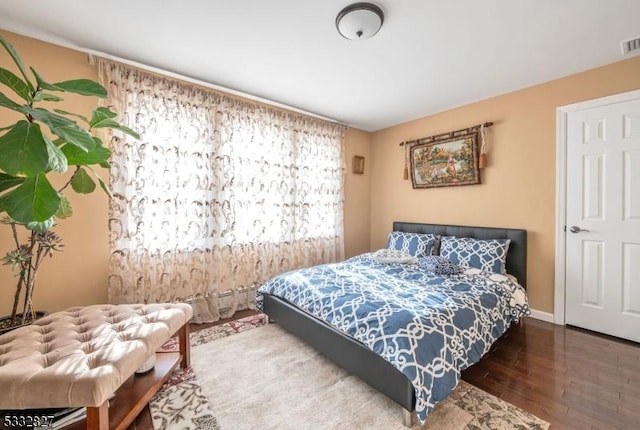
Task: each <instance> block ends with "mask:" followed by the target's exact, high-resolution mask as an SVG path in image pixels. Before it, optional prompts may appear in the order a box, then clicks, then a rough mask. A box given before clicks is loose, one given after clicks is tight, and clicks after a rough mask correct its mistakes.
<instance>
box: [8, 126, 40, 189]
mask: <svg viewBox="0 0 640 430" xmlns="http://www.w3.org/2000/svg"><path fill="white" fill-rule="evenodd" d="M48 165H49V153H48V152H47V146H46V144H45V141H44V138H43V137H42V132H41V131H40V126H39V125H38V124H32V123H30V122H27V121H18V123H16V125H15V126H14V127H13V128H12V129H11V130H9V131H8V132H7V133H6V134H4V135H2V136H0V169H2V170H4V171H5V172H7V173H8V174H10V175H13V176H17V175H19V174H22V175H26V176H35V175H37V174H38V173H40V172H44V171H45V170H46V169H47V166H48Z"/></svg>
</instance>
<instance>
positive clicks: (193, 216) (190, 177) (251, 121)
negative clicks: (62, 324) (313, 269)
mask: <svg viewBox="0 0 640 430" xmlns="http://www.w3.org/2000/svg"><path fill="white" fill-rule="evenodd" d="M102 67H103V69H104V73H105V75H106V83H107V86H108V90H109V95H110V96H109V99H108V104H109V105H111V106H112V107H113V108H114V110H116V111H117V112H119V113H120V114H121V120H122V122H123V123H124V124H125V125H127V126H128V127H130V128H132V129H134V130H136V131H138V132H139V133H140V134H141V139H140V140H139V141H137V140H135V139H132V138H130V137H128V136H120V135H114V137H113V138H112V145H111V149H112V151H113V156H112V159H111V171H110V187H111V190H112V193H113V196H114V198H113V199H112V200H111V207H110V220H109V227H110V247H111V254H110V255H111V263H110V277H109V301H110V302H112V303H133V302H145V303H147V302H157V301H183V300H192V301H193V300H195V302H196V303H199V304H200V305H202V303H203V302H204V300H205V298H206V303H207V306H208V310H209V311H210V313H211V315H210V317H209V318H208V319H214V320H215V319H218V318H219V317H220V314H222V316H227V315H230V314H232V313H233V312H235V310H236V309H237V308H246V307H251V306H252V303H253V301H254V291H255V288H257V286H259V285H260V284H261V283H263V282H264V281H266V280H267V279H269V278H270V277H272V276H274V275H276V274H278V273H281V272H284V271H288V270H291V269H295V268H299V267H305V266H310V265H315V264H321V263H326V262H332V261H336V260H340V259H342V258H343V257H344V252H343V248H344V243H343V225H342V222H343V165H344V160H343V158H344V156H343V136H344V132H345V129H344V127H342V126H340V125H337V124H333V123H329V122H325V121H320V120H317V119H314V118H310V117H307V116H304V115H299V114H292V113H289V112H284V111H281V110H278V109H275V108H270V107H266V106H264V105H260V104H258V103H255V102H250V101H246V100H240V99H236V98H232V97H228V96H226V95H223V94H220V93H217V92H215V91H212V90H207V89H202V88H199V87H195V86H193V85H189V84H186V83H183V82H179V81H176V80H173V79H169V78H165V77H160V76H156V75H152V74H148V73H146V72H142V71H140V70H137V69H132V68H130V67H128V66H124V65H121V64H117V63H108V62H105V63H103V64H102ZM221 298H222V299H221ZM196 311H197V309H196ZM197 313H198V312H197ZM205 319H207V318H205Z"/></svg>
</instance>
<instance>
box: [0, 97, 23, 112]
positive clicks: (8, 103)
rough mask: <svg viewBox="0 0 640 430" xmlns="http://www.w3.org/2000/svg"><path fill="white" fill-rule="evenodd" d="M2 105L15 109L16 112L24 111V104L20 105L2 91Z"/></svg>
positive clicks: (0, 98) (0, 104)
mask: <svg viewBox="0 0 640 430" xmlns="http://www.w3.org/2000/svg"><path fill="white" fill-rule="evenodd" d="M0 106H2V107H6V108H9V109H11V110H15V111H16V112H20V113H24V110H23V108H24V106H20V105H19V104H18V103H16V102H14V101H13V100H11V99H10V98H9V97H7V96H5V95H4V94H2V93H0Z"/></svg>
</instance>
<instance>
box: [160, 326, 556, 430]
mask: <svg viewBox="0 0 640 430" xmlns="http://www.w3.org/2000/svg"><path fill="white" fill-rule="evenodd" d="M262 326H264V317H263V315H255V316H251V317H248V318H244V319H241V320H237V321H233V322H231V323H227V324H222V325H220V326H216V327H212V328H208V329H205V330H201V331H199V332H196V333H192V334H191V343H192V346H193V349H192V366H193V369H195V373H194V370H193V369H191V368H190V369H187V370H186V371H176V372H174V374H173V375H172V378H171V380H170V381H169V382H168V383H167V384H165V386H164V387H163V388H162V389H161V390H160V391H159V392H158V393H157V394H156V396H155V397H154V398H153V399H152V401H151V402H150V408H151V415H152V417H153V423H154V428H155V430H160V429H170V430H173V429H185V428H189V429H191V428H194V429H195V428H197V429H216V430H217V429H223V430H239V429H258V428H260V429H306V428H314V429H334V428H349V429H358V428H361V429H384V430H388V429H404V427H403V426H402V424H401V413H400V407H399V406H397V405H396V404H395V403H393V402H392V401H391V400H389V399H387V398H386V397H385V396H383V395H381V394H380V393H377V392H375V391H374V390H373V389H371V388H370V387H369V386H368V385H367V384H365V383H363V382H361V381H360V380H359V379H357V378H355V377H353V376H351V375H349V374H347V373H346V372H345V371H344V370H342V369H341V368H339V367H337V366H335V365H334V364H333V363H331V362H329V361H328V360H326V359H325V358H324V357H323V356H321V355H320V354H318V353H317V352H315V351H314V350H313V349H312V348H310V347H308V346H307V345H305V344H304V343H302V342H300V341H299V340H298V339H296V338H294V337H293V336H291V335H289V334H287V333H286V332H284V331H283V330H282V329H280V328H279V327H278V326H277V324H270V325H267V326H264V327H262ZM259 327H260V328H259ZM254 329H255V330H254ZM164 348H165V349H166V350H177V344H175V342H173V343H168V344H167V345H165V347H164ZM248 349H251V350H252V354H251V358H249V357H248V356H247V350H248ZM240 357H242V358H240ZM245 357H247V358H245ZM296 372H298V374H296ZM196 375H197V376H196ZM319 405H322V407H320V406H319ZM548 427H549V423H547V422H545V421H542V420H540V419H539V418H537V417H535V416H533V415H531V414H529V413H527V412H525V411H523V410H521V409H519V408H517V407H515V406H513V405H511V404H509V403H506V402H504V401H502V400H500V399H498V398H496V397H495V396H492V395H490V394H488V393H486V392H484V391H482V390H480V389H478V388H476V387H473V386H472V385H470V384H467V383H466V382H464V381H461V382H460V384H459V385H458V387H457V388H456V389H455V390H454V392H453V393H452V394H451V396H450V397H449V398H448V399H447V400H445V401H443V402H441V403H440V404H438V406H437V407H436V408H435V409H434V411H433V412H432V414H431V415H430V416H429V419H428V421H427V423H426V425H425V426H418V425H415V426H414V427H413V429H416V430H417V429H427V428H428V429H447V430H480V429H487V430H489V429H504V430H507V429H516V428H517V429H523V430H524V429H547V428H548Z"/></svg>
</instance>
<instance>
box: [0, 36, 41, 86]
mask: <svg viewBox="0 0 640 430" xmlns="http://www.w3.org/2000/svg"><path fill="white" fill-rule="evenodd" d="M0 44H1V45H2V46H4V49H6V50H7V52H8V53H9V55H10V56H11V58H12V59H13V62H14V63H16V66H18V69H20V73H22V77H23V78H24V80H25V82H26V83H27V85H28V86H29V88H30V89H31V91H33V89H34V88H33V84H32V83H31V82H30V81H29V78H28V77H27V69H25V67H24V64H23V63H22V60H21V59H20V56H19V55H18V53H17V52H16V49H15V48H14V47H13V45H12V44H10V43H9V42H8V41H7V40H6V39H5V38H4V37H2V35H0Z"/></svg>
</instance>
